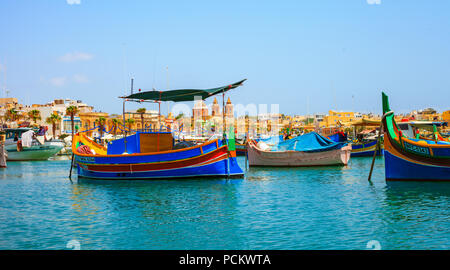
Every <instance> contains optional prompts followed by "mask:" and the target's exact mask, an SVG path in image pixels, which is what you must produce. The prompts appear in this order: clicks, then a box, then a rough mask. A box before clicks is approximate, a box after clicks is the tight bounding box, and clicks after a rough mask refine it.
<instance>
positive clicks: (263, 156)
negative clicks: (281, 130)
mask: <svg viewBox="0 0 450 270" xmlns="http://www.w3.org/2000/svg"><path fill="white" fill-rule="evenodd" d="M247 149H248V162H249V166H275V167H312V166H332V165H341V166H344V165H347V164H348V161H349V159H350V153H351V146H349V145H347V146H344V147H342V148H340V149H334V150H329V151H322V152H301V151H282V152H274V151H263V150H261V149H259V148H258V147H257V146H256V145H255V144H254V143H252V142H251V143H249V145H248V147H247Z"/></svg>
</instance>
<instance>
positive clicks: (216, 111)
mask: <svg viewBox="0 0 450 270" xmlns="http://www.w3.org/2000/svg"><path fill="white" fill-rule="evenodd" d="M211 115H212V116H219V115H221V113H220V106H219V103H218V102H217V98H214V103H213V105H212V108H211Z"/></svg>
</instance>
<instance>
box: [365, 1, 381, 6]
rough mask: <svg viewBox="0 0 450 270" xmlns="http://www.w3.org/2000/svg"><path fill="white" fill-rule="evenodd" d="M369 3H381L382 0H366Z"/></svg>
mask: <svg viewBox="0 0 450 270" xmlns="http://www.w3.org/2000/svg"><path fill="white" fill-rule="evenodd" d="M366 1H367V4H369V5H381V0H366Z"/></svg>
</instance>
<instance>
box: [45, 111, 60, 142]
mask: <svg viewBox="0 0 450 270" xmlns="http://www.w3.org/2000/svg"><path fill="white" fill-rule="evenodd" d="M59 121H61V116H59V114H55V113H54V114H52V115H50V116H49V117H47V119H45V122H46V123H47V124H51V125H52V134H53V138H56V124H57V123H58V122H59Z"/></svg>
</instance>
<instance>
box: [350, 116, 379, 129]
mask: <svg viewBox="0 0 450 270" xmlns="http://www.w3.org/2000/svg"><path fill="white" fill-rule="evenodd" d="M380 123H381V121H380V120H369V119H364V118H363V119H361V120H359V121H357V122H355V123H353V124H352V126H355V127H379V126H380Z"/></svg>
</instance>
